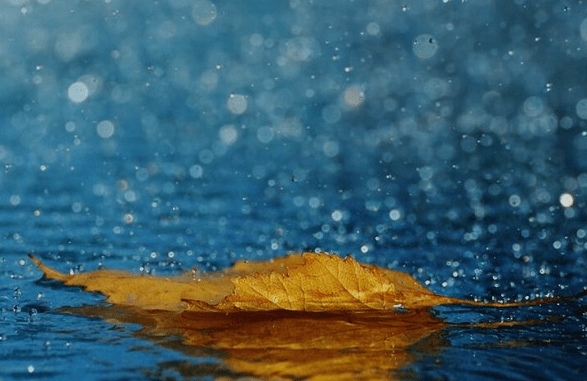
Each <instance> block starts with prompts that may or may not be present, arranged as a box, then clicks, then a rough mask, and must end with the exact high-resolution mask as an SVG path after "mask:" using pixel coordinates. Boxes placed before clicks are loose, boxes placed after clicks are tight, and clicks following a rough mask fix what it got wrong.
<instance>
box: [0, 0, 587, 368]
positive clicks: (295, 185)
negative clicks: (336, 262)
mask: <svg viewBox="0 0 587 381" xmlns="http://www.w3.org/2000/svg"><path fill="white" fill-rule="evenodd" d="M0 37H1V38H0V83H1V86H0V103H1V107H0V163H1V164H2V171H1V172H0V237H1V239H2V245H1V246H0V279H1V280H0V318H1V320H2V324H1V325H0V380H13V379H14V380H16V379H46V380H49V379H55V380H57V379H87V380H100V379H163V378H167V379H178V380H179V379H200V378H204V379H213V378H215V379H223V378H228V379H231V378H232V379H236V378H239V377H245V376H247V375H246V374H242V373H234V372H233V371H231V369H230V368H229V367H227V365H226V364H227V363H226V361H227V359H226V354H225V353H219V352H217V351H211V350H206V348H189V347H186V346H184V345H182V344H181V343H180V342H179V341H178V340H176V339H174V338H168V340H167V341H161V340H157V339H154V338H153V337H145V336H144V335H141V334H140V330H141V326H139V325H137V324H133V323H125V322H116V321H109V320H103V319H99V318H95V317H84V316H76V315H71V314H67V313H63V312H60V311H62V310H59V309H60V308H61V307H81V306H87V305H90V306H104V301H103V297H101V296H99V295H95V294H85V293H83V292H81V291H80V290H79V289H77V288H66V287H63V286H62V285H60V284H59V283H56V282H52V281H47V280H44V279H41V273H40V272H39V271H38V270H37V269H36V268H34V267H33V265H32V264H31V263H30V262H29V261H28V259H27V256H26V254H27V253H28V252H31V253H34V254H35V255H36V256H38V257H40V258H42V259H43V260H44V261H45V262H47V263H48V264H50V265H52V266H54V267H56V268H58V269H59V270H61V271H85V270H92V269H96V268H101V267H107V268H119V269H126V270H130V271H134V272H137V273H138V272H144V273H151V274H157V275H165V274H177V273H178V272H180V271H183V270H186V269H190V268H192V267H194V266H197V267H200V268H201V269H203V270H216V269H221V268H224V267H227V266H230V265H231V264H232V263H233V262H234V261H235V260H236V259H240V258H248V259H268V258H272V257H275V256H280V255H284V254H286V253H287V252H290V251H302V250H326V251H330V252H337V253H340V254H347V253H350V254H352V255H354V256H355V257H356V258H357V259H359V260H360V261H363V262H369V263H376V264H378V265H381V266H384V267H390V268H394V269H399V270H404V271H407V272H408V273H410V274H412V275H413V276H414V277H416V278H417V279H418V280H419V281H421V282H422V283H423V284H424V285H426V286H427V287H429V288H430V289H431V290H433V291H435V292H437V293H441V294H444V295H450V296H455V297H461V298H475V299H480V300H503V301H506V300H523V299H525V298H529V299H534V298H537V297H546V296H569V295H577V294H580V293H581V292H582V291H583V290H584V287H585V278H586V277H585V274H586V264H585V259H586V256H585V253H586V248H587V222H586V221H587V218H586V217H587V213H586V212H585V202H586V197H585V196H586V190H587V160H586V158H587V89H586V87H585V83H586V79H587V78H586V76H587V72H585V70H584V62H585V59H586V58H587V56H586V54H587V53H586V52H587V45H586V44H587V18H585V14H584V12H582V9H581V5H579V4H578V3H576V2H570V1H569V2H566V1H547V0H544V1H534V2H527V1H495V2H489V1H482V0H475V1H473V0H469V1H464V2H463V1H424V0H422V1H404V2H395V1H355V2H345V3H340V4H326V3H325V2H311V1H305V0H299V1H290V2H289V3H282V4H278V5H276V4H274V3H272V2H256V3H255V4H252V3H251V4H248V3H246V4H245V3H242V4H241V3H240V2H230V1H215V2H210V1H207V0H198V1H195V0H169V1H167V0H166V1H159V2H155V1H126V2H121V1H116V0H108V1H99V2H98V1H94V2H77V1H73V0H72V1H47V0H45V1H40V0H38V1H32V0H30V1H27V0H9V1H5V2H3V3H2V4H1V5H0ZM433 313H434V314H435V315H436V316H438V317H440V318H441V319H443V320H445V321H447V322H449V323H450V324H449V325H448V326H447V327H446V328H444V329H442V330H440V331H438V332H435V333H434V334H432V335H430V336H428V337H426V338H424V339H423V340H422V341H420V342H418V343H415V344H414V345H413V346H410V347H409V348H408V349H407V351H408V352H407V353H408V355H407V358H409V361H407V362H406V364H405V365H404V366H402V367H401V369H400V370H398V371H397V373H393V374H390V377H396V378H399V379H425V380H428V379H442V380H445V379H446V380H462V379H468V380H493V379H500V380H536V379H545V380H583V379H584V377H585V376H584V375H585V372H586V371H587V364H586V363H585V361H584V359H585V355H586V352H587V348H586V342H587V341H586V338H585V326H586V324H587V318H586V310H585V299H584V298H577V299H574V300H569V301H565V302H561V303H557V304H552V305H548V306H541V307H525V308H516V309H510V310H494V309H479V308H476V309H474V308H464V307H450V308H448V307H439V308H437V309H435V310H434V311H433ZM532 320H540V321H542V323H540V324H530V323H528V324H521V325H511V326H503V327H499V328H483V327H482V326H480V325H479V324H477V325H474V324H473V325H472V324H469V323H483V322H502V321H520V322H523V321H532ZM390 356H391V357H393V353H390Z"/></svg>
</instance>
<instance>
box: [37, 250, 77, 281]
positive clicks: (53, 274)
mask: <svg viewBox="0 0 587 381" xmlns="http://www.w3.org/2000/svg"><path fill="white" fill-rule="evenodd" d="M28 256H29V258H30V260H31V261H33V263H34V264H35V266H37V267H38V268H39V269H40V270H41V271H42V272H43V274H45V277H47V278H49V279H57V280H61V281H66V280H67V279H69V278H70V276H69V275H66V274H63V273H60V272H59V271H57V270H54V269H52V268H50V267H49V266H45V265H44V264H43V262H41V261H40V260H39V259H38V258H37V257H35V256H34V255H32V254H31V253H28Z"/></svg>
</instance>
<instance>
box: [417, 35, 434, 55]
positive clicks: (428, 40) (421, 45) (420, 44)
mask: <svg viewBox="0 0 587 381" xmlns="http://www.w3.org/2000/svg"><path fill="white" fill-rule="evenodd" d="M412 51H413V52H414V54H415V55H416V57H418V58H420V59H429V58H432V57H433V56H434V55H435V54H436V52H437V51H438V43H437V42H436V40H435V39H434V37H432V36H431V35H429V34H421V35H419V36H418V37H416V39H415V40H414V42H413V44H412Z"/></svg>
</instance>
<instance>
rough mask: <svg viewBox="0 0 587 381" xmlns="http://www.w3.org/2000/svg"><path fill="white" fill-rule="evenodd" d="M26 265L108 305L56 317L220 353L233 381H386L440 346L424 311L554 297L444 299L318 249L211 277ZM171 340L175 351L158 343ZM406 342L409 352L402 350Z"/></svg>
mask: <svg viewBox="0 0 587 381" xmlns="http://www.w3.org/2000/svg"><path fill="white" fill-rule="evenodd" d="M31 259H32V260H33V261H34V262H35V264H36V265H37V266H38V267H39V268H40V269H41V270H42V271H43V272H44V273H45V276H46V277H47V278H50V279H56V280H60V281H62V282H64V283H65V284H67V285H72V286H73V285H75V286H82V287H84V288H85V289H86V290H87V291H97V292H101V293H102V294H104V295H106V296H107V298H108V299H107V300H108V301H109V302H110V303H113V304H114V305H113V306H108V307H104V306H88V307H81V308H65V309H62V310H63V311H67V312H71V313H76V314H81V315H86V316H99V317H101V318H103V319H106V320H109V321H115V322H129V323H138V324H141V325H142V326H143V330H142V331H141V332H140V333H139V334H141V335H143V336H145V337H147V338H149V339H151V340H153V341H156V342H157V343H158V344H160V345H169V346H173V347H174V349H181V350H184V351H186V352H189V353H192V352H193V350H192V352H190V351H189V350H187V348H207V349H206V350H207V351H210V350H213V351H221V353H224V354H222V355H220V356H221V357H226V358H225V360H224V363H225V364H226V365H227V366H228V367H229V369H230V371H229V372H228V373H230V374H233V375H235V378H237V377H239V375H242V374H250V375H254V376H257V377H263V378H267V379H272V380H298V379H308V380H316V381H317V380H331V379H337V380H339V381H345V380H384V379H387V380H389V379H392V378H393V374H394V372H395V370H397V369H399V368H401V367H403V366H405V365H407V364H409V363H410V362H412V361H414V359H415V356H416V353H420V354H422V353H431V352H435V351H438V350H439V349H441V348H442V347H443V346H444V345H445V344H443V343H442V341H441V340H437V339H434V336H435V333H437V332H439V331H441V330H443V329H444V328H445V327H446V326H447V324H446V323H445V322H443V321H441V320H439V319H437V318H435V317H433V316H432V315H431V314H430V313H429V311H428V310H429V308H430V307H433V306H436V305H439V304H455V303H459V304H469V305H480V306H498V307H504V306H520V305H528V304H541V303H544V302H552V301H555V300H562V299H548V300H544V301H540V300H538V301H531V302H523V303H503V304H501V303H483V302H475V301H469V300H461V299H456V298H450V297H445V296H440V295H437V294H434V293H432V292H430V291H429V290H427V289H426V288H424V287H423V286H422V285H420V284H419V283H418V282H417V281H416V280H414V279H413V278H412V277H411V276H409V275H408V274H405V273H402V272H398V271H392V270H387V269H383V268H380V267H376V266H371V265H364V264H360V263H358V262H357V261H356V260H354V259H353V258H352V257H347V258H345V259H342V258H340V257H339V256H337V255H328V254H324V253H322V254H315V253H304V254H292V255H289V256H287V257H284V258H278V259H275V260H272V261H268V262H247V261H241V262H237V263H236V264H235V265H234V266H233V267H232V268H229V269H226V270H223V271H219V272H215V273H200V272H198V271H189V272H186V273H184V274H181V275H178V276H175V277H156V276H151V275H137V274H132V273H129V272H124V271H113V270H97V271H91V272H87V273H82V274H63V273H60V272H57V271H55V270H53V269H51V268H49V267H47V266H45V265H44V264H42V263H41V262H40V261H39V260H38V259H36V258H35V257H33V256H31ZM514 324H518V323H515V322H506V323H482V324H477V325H476V326H478V327H483V328H491V327H495V326H501V325H514ZM175 337H180V338H181V340H182V344H181V346H178V345H177V344H173V339H169V340H172V341H166V340H167V339H166V338H175ZM423 343H424V344H423ZM414 345H417V346H418V351H416V352H414V351H410V350H409V348H410V347H412V346H414ZM206 353H208V354H209V352H206ZM192 372H194V374H200V371H197V370H192ZM204 373H205V372H204ZM204 373H202V375H204ZM220 373H222V374H224V375H226V374H227V371H223V372H220Z"/></svg>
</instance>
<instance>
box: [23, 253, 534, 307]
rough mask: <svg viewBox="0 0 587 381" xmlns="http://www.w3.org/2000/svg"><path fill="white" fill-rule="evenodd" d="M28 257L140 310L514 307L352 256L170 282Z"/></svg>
mask: <svg viewBox="0 0 587 381" xmlns="http://www.w3.org/2000/svg"><path fill="white" fill-rule="evenodd" d="M30 257H31V259H32V260H33V261H34V262H35V264H36V265H37V266H38V267H39V268H40V269H41V270H42V271H43V272H44V273H45V276H46V277H47V278H50V279H56V280H60V281H63V282H64V283H65V284H67V285H72V286H82V287H84V288H85V289H86V290H87V291H96V292H100V293H102V294H104V295H106V296H107V297H108V301H109V302H111V303H114V304H119V305H127V306H135V307H139V308H143V309H158V310H167V311H184V310H190V311H200V312H237V311H271V310H289V311H305V312H340V311H355V312H360V311H373V310H377V311H388V310H392V309H394V308H402V309H420V308H429V307H433V306H436V305H439V304H456V303H460V304H469V305H482V306H499V307H504V306H517V305H520V303H503V304H501V303H485V302H475V301H471V300H462V299H456V298H450V297H445V296H441V295H437V294H434V293H432V292H431V291H429V290H427V289H426V288H424V287H423V286H422V285H420V284H419V283H418V282H417V281H416V280H415V279H413V278H412V277H411V276H409V275H408V274H405V273H402V272H399V271H393V270H388V269H383V268H380V267H376V266H371V265H364V264H360V263H359V262H357V261H356V260H355V259H353V258H352V257H350V256H349V257H347V258H345V259H342V258H341V257H339V256H338V255H329V254H325V253H320V254H316V253H303V254H291V255H289V256H286V257H284V258H278V259H275V260H272V261H269V262H247V261H241V262H237V263H236V264H235V266H234V267H232V268H229V269H226V270H223V271H219V272H216V273H209V274H206V273H204V274H200V273H198V272H196V271H190V272H187V273H185V274H182V275H179V276H175V277H156V276H150V275H141V274H139V275H137V274H133V273H129V272H125V271H117V270H97V271H91V272H87V273H81V274H73V275H70V274H62V273H59V272H57V271H55V270H53V269H51V268H49V267H47V266H45V265H43V264H42V263H41V262H40V261H39V260H38V259H36V258H35V257H33V256H32V255H31V256H30ZM531 303H533V304H534V303H537V302H531ZM522 304H529V303H522Z"/></svg>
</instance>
